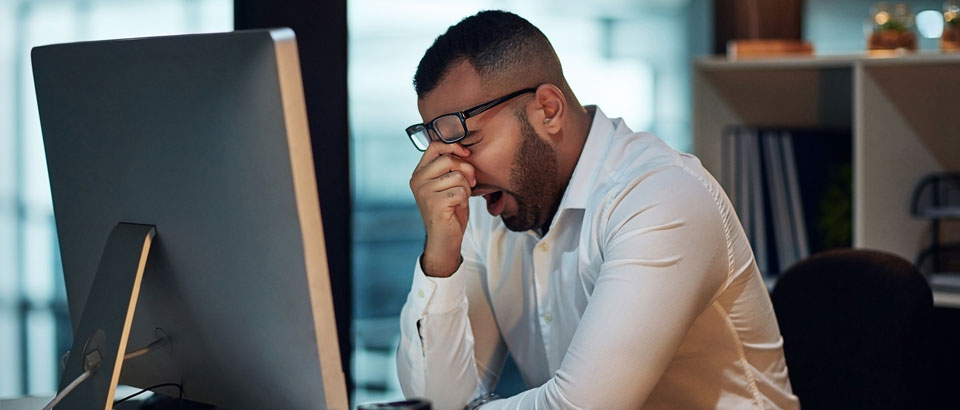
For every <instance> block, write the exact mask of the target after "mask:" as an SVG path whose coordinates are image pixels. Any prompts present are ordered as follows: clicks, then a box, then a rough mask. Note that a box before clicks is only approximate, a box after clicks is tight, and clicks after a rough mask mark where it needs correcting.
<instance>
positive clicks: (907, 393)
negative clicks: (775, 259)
mask: <svg viewBox="0 0 960 410" xmlns="http://www.w3.org/2000/svg"><path fill="white" fill-rule="evenodd" d="M772 299H773V305H774V309H775V311H776V314H777V320H778V321H779V324H780V331H781V333H782V334H783V339H784V354H785V356H786V359H787V367H788V371H789V372H790V382H791V384H792V386H793V391H794V393H795V394H796V395H797V396H798V397H799V398H800V405H801V406H802V407H803V408H804V409H808V410H809V409H926V408H927V404H928V403H929V396H930V387H929V379H930V370H929V369H930V346H931V320H932V316H933V295H932V293H931V291H930V286H929V285H928V284H927V281H926V279H925V278H924V276H923V275H922V274H920V272H919V271H917V269H916V268H915V267H914V266H913V265H912V264H911V263H910V262H908V261H906V260H904V259H903V258H900V257H899V256H896V255H891V254H889V253H884V252H878V251H870V250H861V249H842V250H833V251H828V252H824V253H821V254H818V255H814V256H812V257H810V258H808V259H806V260H803V261H801V262H799V263H797V264H796V265H794V266H792V267H790V269H788V270H787V271H786V272H784V273H783V274H781V275H780V277H779V279H778V280H777V284H776V287H775V288H774V291H773V296H772Z"/></svg>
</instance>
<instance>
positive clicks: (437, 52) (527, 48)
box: [413, 10, 562, 98]
mask: <svg viewBox="0 0 960 410" xmlns="http://www.w3.org/2000/svg"><path fill="white" fill-rule="evenodd" d="M537 57H546V58H548V59H550V60H552V61H555V62H556V66H557V67H556V69H557V71H559V60H557V58H556V54H555V53H554V51H553V46H551V45H550V41H549V40H547V37H546V36H545V35H544V34H543V32H541V31H540V29H538V28H537V27H536V26H534V25H533V24H530V22H529V21H527V20H526V19H524V18H523V17H520V16H518V15H516V14H513V13H510V12H507V11H502V10H485V11H481V12H479V13H477V14H475V15H472V16H470V17H467V18H464V19H463V20H461V21H460V22H459V23H457V24H455V25H453V26H450V28H448V29H447V31H446V32H445V33H443V34H441V35H440V36H438V37H437V38H436V40H434V41H433V45H431V46H430V48H428V49H427V51H426V52H425V53H424V54H423V58H421V59H420V64H419V65H418V66H417V72H416V74H414V76H413V88H414V89H415V90H416V92H417V98H423V96H424V95H425V94H427V93H429V92H430V91H432V90H433V89H434V88H436V87H437V85H439V83H440V80H441V79H442V78H443V75H444V74H446V72H447V70H449V69H450V68H451V66H452V65H453V64H454V63H457V62H459V61H461V60H463V59H466V60H467V61H469V62H470V64H471V65H473V68H474V69H476V70H477V73H479V74H480V75H481V76H488V75H490V74H496V73H498V72H506V71H509V70H510V69H511V66H513V65H515V64H518V63H529V64H538V63H539V62H538V61H537V60H542V58H537ZM527 60H533V61H527ZM561 75H562V74H561ZM534 85H536V84H534Z"/></svg>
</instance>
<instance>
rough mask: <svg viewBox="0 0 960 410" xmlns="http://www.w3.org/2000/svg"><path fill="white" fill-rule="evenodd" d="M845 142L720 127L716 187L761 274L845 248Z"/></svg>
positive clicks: (836, 136) (837, 137)
mask: <svg viewBox="0 0 960 410" xmlns="http://www.w3.org/2000/svg"><path fill="white" fill-rule="evenodd" d="M844 137H845V138H844ZM850 144H851V140H850V137H849V132H846V131H831V130H795V129H794V130H791V129H774V128H759V127H748V126H731V127H727V128H726V129H725V132H724V136H723V169H722V171H721V177H722V183H723V186H724V187H725V188H726V189H727V194H728V195H729V196H730V200H731V201H732V202H733V205H734V208H735V209H736V212H737V215H738V217H739V218H740V222H741V224H742V225H743V228H744V231H746V233H747V236H748V237H749V238H750V243H751V245H752V247H753V251H754V254H755V256H756V260H757V265H758V266H759V268H760V270H761V272H763V273H764V274H766V275H768V276H770V275H777V274H779V273H780V272H782V271H784V270H786V269H787V268H788V267H790V266H791V265H793V264H794V263H796V262H798V261H800V260H801V259H804V258H806V257H807V256H809V255H810V253H811V250H813V251H819V250H824V249H828V248H832V247H842V246H849V242H850V236H851V235H852V231H851V230H852V214H851V213H850V211H849V210H850V208H851V203H850V201H852V193H851V192H850V190H851V184H852V181H851V180H850V177H849V167H850V165H851V162H850V158H851V151H850ZM844 147H845V148H844ZM845 171H846V172H845ZM844 202H846V203H844ZM844 224H846V226H844ZM838 225H839V226H838ZM837 228H839V229H837ZM844 230H846V237H844V232H843V231H844ZM836 231H839V232H840V234H837V233H836ZM811 236H812V237H811Z"/></svg>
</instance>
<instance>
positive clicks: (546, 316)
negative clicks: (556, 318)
mask: <svg viewBox="0 0 960 410" xmlns="http://www.w3.org/2000/svg"><path fill="white" fill-rule="evenodd" d="M551 320H553V315H551V314H549V313H544V314H543V321H544V322H547V323H550V321H551Z"/></svg>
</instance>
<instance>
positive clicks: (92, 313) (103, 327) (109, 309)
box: [56, 223, 156, 410]
mask: <svg viewBox="0 0 960 410" xmlns="http://www.w3.org/2000/svg"><path fill="white" fill-rule="evenodd" d="M155 234H156V227H155V226H153V225H141V224H132V223H119V224H117V226H116V227H114V228H113V231H111V232H110V237H109V238H107V245H106V246H105V247H104V249H103V255H102V256H101V257H100V265H99V266H98V267H97V275H96V276H95V277H94V279H93V285H92V286H91V287H90V293H89V295H88V296H87V303H86V305H85V306H84V309H83V314H82V315H81V317H80V325H79V326H77V330H76V331H75V332H74V337H73V347H72V348H71V349H70V356H69V358H68V359H67V366H66V368H65V369H64V371H63V376H61V378H60V388H59V389H58V391H63V389H64V388H65V387H67V385H68V384H70V382H72V381H74V380H75V379H76V378H77V377H79V376H80V375H81V374H83V372H84V371H86V370H87V369H89V368H94V367H95V368H96V369H95V370H94V371H93V374H92V375H90V376H89V377H88V378H87V380H86V381H84V382H82V383H80V384H79V385H78V386H76V388H75V389H74V390H73V391H72V392H70V393H69V394H67V395H66V396H65V397H64V398H63V400H62V401H61V402H60V404H58V405H57V407H56V408H57V409H77V410H81V409H82V410H91V409H97V410H99V409H104V410H110V409H112V408H113V398H114V394H115V393H116V389H117V381H118V380H119V378H120V367H121V365H122V363H123V356H124V353H125V352H126V350H127V339H128V337H129V335H130V325H131V324H132V323H133V312H134V310H135V309H136V307H137V297H138V296H139V294H140V282H141V279H142V278H143V270H144V267H145V266H146V263H147V255H148V254H149V253H150V243H151V242H152V241H153V237H154V235H155Z"/></svg>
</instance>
